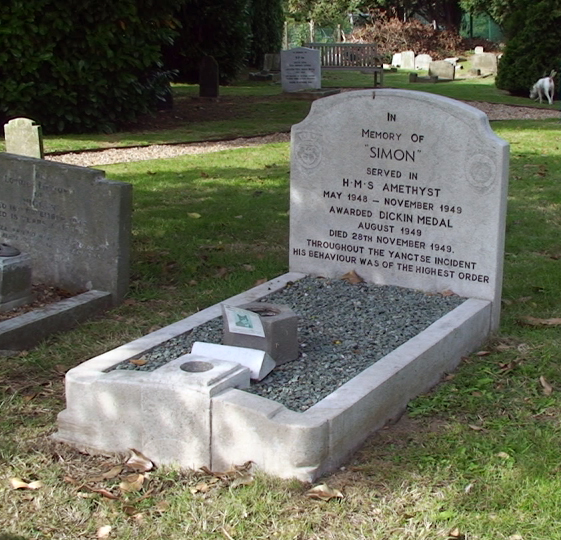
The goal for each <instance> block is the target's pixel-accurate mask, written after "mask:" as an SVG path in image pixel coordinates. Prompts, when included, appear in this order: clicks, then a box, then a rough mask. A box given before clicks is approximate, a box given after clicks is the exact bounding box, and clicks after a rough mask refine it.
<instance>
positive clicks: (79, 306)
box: [0, 291, 112, 351]
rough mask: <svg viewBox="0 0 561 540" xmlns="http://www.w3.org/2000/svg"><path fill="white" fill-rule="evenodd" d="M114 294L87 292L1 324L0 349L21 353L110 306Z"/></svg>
mask: <svg viewBox="0 0 561 540" xmlns="http://www.w3.org/2000/svg"><path fill="white" fill-rule="evenodd" d="M111 304H112V300H111V293H110V292H104V291H88V292H85V293H82V294H79V295H77V296H74V297H72V298H68V299H66V300H61V301H60V302H56V303H54V304H50V305H47V306H45V307H43V308H39V309H35V310H33V311H30V312H28V313H24V314H23V315H20V316H18V317H13V318H11V319H8V320H6V321H2V322H0V349H6V350H9V351H21V350H25V349H29V348H31V347H34V346H35V345H37V344H38V343H39V342H41V341H43V340H44V339H45V338H47V337H48V336H50V335H52V334H57V333H60V332H65V331H67V330H70V329H71V328H74V327H75V326H77V325H78V324H79V323H81V322H84V321H86V320H88V319H91V318H92V317H94V316H96V315H99V314H100V313H102V312H103V311H106V310H108V309H109V308H110V307H111Z"/></svg>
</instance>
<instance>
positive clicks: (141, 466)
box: [125, 448, 154, 472]
mask: <svg viewBox="0 0 561 540" xmlns="http://www.w3.org/2000/svg"><path fill="white" fill-rule="evenodd" d="M129 452H130V453H131V456H130V457H129V459H127V461H126V463H125V465H126V466H127V467H128V468H129V469H132V470H133V471H136V472H147V471H151V470H152V469H153V468H154V463H153V462H152V461H151V460H150V459H148V458H147V457H146V456H145V455H144V454H143V453H142V452H139V451H138V450H136V449H135V448H129Z"/></svg>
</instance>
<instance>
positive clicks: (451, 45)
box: [349, 12, 496, 61]
mask: <svg viewBox="0 0 561 540" xmlns="http://www.w3.org/2000/svg"><path fill="white" fill-rule="evenodd" d="M373 21H374V22H373V23H372V24H367V25H366V26H363V27H361V28H357V29H355V30H354V31H353V32H352V33H351V35H350V36H349V40H350V41H357V42H362V43H376V44H377V46H378V52H379V53H380V54H381V55H382V56H383V57H385V58H386V60H387V61H390V60H391V58H392V56H393V55H394V54H395V53H398V52H401V51H410V50H411V51H415V54H430V55H431V56H432V58H433V60H441V59H443V58H446V57H449V56H455V55H457V54H458V53H460V52H463V51H466V50H469V49H471V48H473V47H474V45H485V49H486V50H487V51H489V50H493V49H495V48H496V45H495V44H493V43H490V42H485V40H476V41H477V42H475V41H474V40H469V39H463V38H462V37H460V35H459V34H457V33H455V32H451V31H448V30H435V29H434V28H433V27H432V26H431V25H429V24H424V23H422V22H420V21H418V20H416V19H411V20H409V21H406V22H403V21H401V20H400V19H397V18H395V17H386V16H385V15H384V14H383V13H381V12H376V13H375V14H374V17H373Z"/></svg>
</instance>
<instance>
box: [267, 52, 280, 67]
mask: <svg viewBox="0 0 561 540" xmlns="http://www.w3.org/2000/svg"><path fill="white" fill-rule="evenodd" d="M280 69H281V59H280V54H278V53H277V54H266V55H265V58H264V60H263V71H280Z"/></svg>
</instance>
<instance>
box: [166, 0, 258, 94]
mask: <svg viewBox="0 0 561 540" xmlns="http://www.w3.org/2000/svg"><path fill="white" fill-rule="evenodd" d="M180 4H181V6H180V8H179V10H178V11H177V12H176V14H175V15H176V17H177V18H178V19H179V21H180V23H181V26H182V28H181V33H180V35H179V36H178V38H177V39H176V40H175V41H174V43H173V44H172V45H170V46H169V47H166V50H165V66H166V67H167V68H168V69H176V70H178V72H179V77H180V79H179V80H184V81H187V82H195V83H196V82H198V78H199V63H200V61H201V58H202V57H203V56H204V55H209V56H213V57H214V58H215V60H216V61H217V62H218V66H219V69H220V80H221V83H223V84H224V83H227V82H229V81H231V80H233V79H235V77H236V76H237V75H238V73H239V72H240V70H241V69H242V68H243V66H244V65H245V63H246V59H247V55H248V53H249V48H250V44H251V16H250V8H251V0H212V1H209V0H180Z"/></svg>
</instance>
